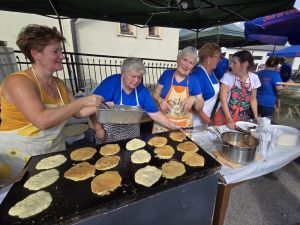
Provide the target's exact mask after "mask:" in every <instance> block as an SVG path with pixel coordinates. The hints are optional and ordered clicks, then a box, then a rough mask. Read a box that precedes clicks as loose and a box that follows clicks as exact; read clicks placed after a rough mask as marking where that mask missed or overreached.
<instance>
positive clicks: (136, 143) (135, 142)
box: [126, 138, 146, 151]
mask: <svg viewBox="0 0 300 225" xmlns="http://www.w3.org/2000/svg"><path fill="white" fill-rule="evenodd" d="M145 145H146V142H144V141H142V140H141V139H138V138H134V139H132V140H130V141H129V142H127V144H126V149H127V150H129V151H134V150H137V149H139V148H143V147H144V146H145Z"/></svg>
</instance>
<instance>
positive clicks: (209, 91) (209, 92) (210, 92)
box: [190, 65, 219, 101]
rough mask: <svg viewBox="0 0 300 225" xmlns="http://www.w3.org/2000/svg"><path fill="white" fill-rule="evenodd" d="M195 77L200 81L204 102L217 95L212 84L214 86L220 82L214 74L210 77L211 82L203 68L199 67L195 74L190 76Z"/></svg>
mask: <svg viewBox="0 0 300 225" xmlns="http://www.w3.org/2000/svg"><path fill="white" fill-rule="evenodd" d="M192 76H195V77H196V78H197V80H198V85H200V87H201V90H202V96H203V99H204V101H206V100H208V99H210V98H211V97H213V96H214V95H215V90H214V87H213V86H212V84H211V82H212V83H213V84H217V83H218V82H219V81H218V79H217V78H216V76H214V74H213V72H212V74H211V75H210V76H209V77H210V79H211V82H210V80H209V78H208V77H207V75H206V72H205V71H204V70H203V69H202V67H201V66H199V65H197V66H196V68H195V70H194V72H193V73H192V74H191V75H190V77H192Z"/></svg>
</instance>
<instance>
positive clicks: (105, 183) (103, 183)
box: [91, 171, 122, 196]
mask: <svg viewBox="0 0 300 225" xmlns="http://www.w3.org/2000/svg"><path fill="white" fill-rule="evenodd" d="M121 182H122V177H121V176H120V174H119V173H118V172H117V171H107V172H105V173H102V174H100V175H98V176H96V177H95V178H94V179H93V180H92V182H91V189H92V192H93V193H95V194H97V195H101V196H103V195H108V194H110V192H113V191H114V190H115V189H116V188H117V187H119V186H121Z"/></svg>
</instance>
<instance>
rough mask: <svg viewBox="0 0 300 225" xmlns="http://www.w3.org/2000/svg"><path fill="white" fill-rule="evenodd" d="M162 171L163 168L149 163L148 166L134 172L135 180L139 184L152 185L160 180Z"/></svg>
mask: <svg viewBox="0 0 300 225" xmlns="http://www.w3.org/2000/svg"><path fill="white" fill-rule="evenodd" d="M161 173H162V172H161V170H159V169H157V168H156V167H155V166H149V165H147V166H146V167H144V168H142V169H139V170H138V171H136V173H135V174H134V180H135V182H136V183H137V184H141V185H144V186H146V187H151V186H152V185H153V184H155V183H156V182H157V181H158V180H159V178H160V177H161Z"/></svg>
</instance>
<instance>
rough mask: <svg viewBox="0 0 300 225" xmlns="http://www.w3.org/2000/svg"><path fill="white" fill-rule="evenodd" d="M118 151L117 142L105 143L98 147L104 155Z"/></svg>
mask: <svg viewBox="0 0 300 225" xmlns="http://www.w3.org/2000/svg"><path fill="white" fill-rule="evenodd" d="M119 151H120V145H118V144H107V145H104V146H102V147H101V148H100V154H101V155H104V156H108V155H114V154H117V153H118V152H119Z"/></svg>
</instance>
